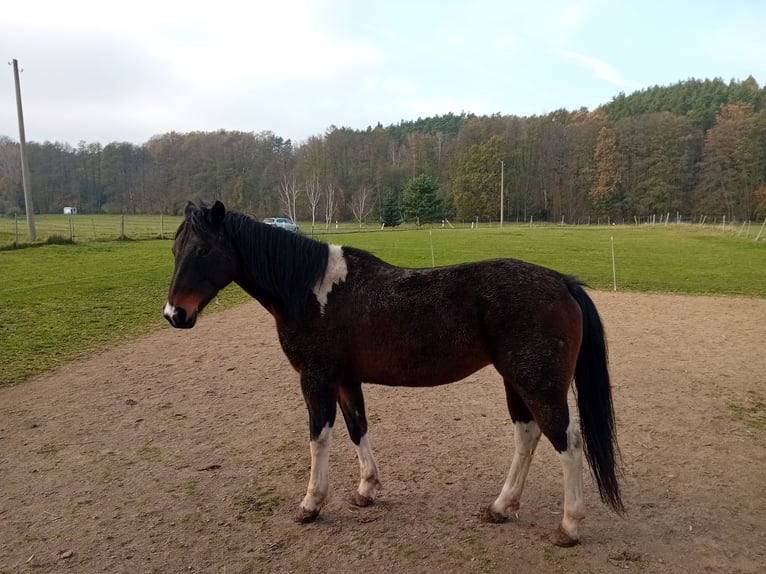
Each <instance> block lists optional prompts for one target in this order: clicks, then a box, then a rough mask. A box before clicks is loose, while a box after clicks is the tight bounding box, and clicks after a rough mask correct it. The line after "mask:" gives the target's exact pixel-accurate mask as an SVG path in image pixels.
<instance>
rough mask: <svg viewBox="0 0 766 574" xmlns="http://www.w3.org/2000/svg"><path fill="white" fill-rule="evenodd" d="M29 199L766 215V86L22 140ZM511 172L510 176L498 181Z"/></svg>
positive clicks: (348, 210)
mask: <svg viewBox="0 0 766 574" xmlns="http://www.w3.org/2000/svg"><path fill="white" fill-rule="evenodd" d="M27 148H28V152H27V156H28V163H29V170H30V182H31V190H32V198H33V204H34V210H35V212H38V213H52V212H57V213H60V212H61V210H62V209H63V207H64V206H73V207H76V208H77V209H78V212H79V213H163V214H178V213H180V212H181V211H182V210H183V207H184V205H185V204H186V202H187V200H190V199H191V200H195V201H198V200H203V201H207V202H210V201H212V200H215V199H220V200H222V201H223V202H224V203H226V204H227V205H228V206H229V207H231V208H235V209H239V210H242V211H246V212H248V213H251V214H253V215H255V216H256V217H267V216H275V215H286V216H290V217H293V218H296V219H300V220H303V221H306V220H308V221H311V222H316V224H317V225H320V224H321V225H329V223H330V222H331V221H336V220H357V221H358V222H359V223H360V225H361V224H362V223H364V222H375V223H378V222H381V221H385V222H386V224H388V225H396V224H397V223H398V222H400V221H402V220H409V221H417V222H418V223H422V222H427V221H438V220H440V219H443V218H449V219H452V220H455V221H474V220H479V221H496V220H497V219H498V218H499V217H500V210H501V187H502V204H503V205H502V208H503V212H504V218H505V220H506V221H529V220H530V219H534V220H535V221H538V220H552V221H564V222H566V223H578V222H585V221H593V222H595V221H601V222H607V221H612V222H622V221H630V222H633V221H637V220H638V218H646V217H652V216H657V217H666V216H667V215H668V214H671V216H672V218H673V219H674V220H675V218H676V217H679V218H681V219H683V220H687V221H696V220H698V218H700V217H704V216H707V217H710V218H711V219H712V218H713V217H717V218H719V220H720V218H722V217H726V218H727V221H732V220H740V221H745V220H758V219H759V218H760V219H762V218H764V217H766V87H765V88H761V87H760V86H759V85H758V83H757V82H756V80H755V79H754V78H753V77H752V76H751V77H748V78H747V79H746V80H744V81H735V80H731V81H729V82H725V81H724V80H722V79H713V80H709V79H705V80H697V79H690V80H686V81H682V82H679V83H677V84H674V85H670V86H664V87H661V86H655V87H651V88H647V89H643V90H640V91H637V92H634V93H631V94H627V95H626V94H624V93H620V94H619V95H617V96H616V97H614V98H613V99H612V101H611V102H608V103H606V104H604V105H602V106H599V107H598V108H596V109H594V110H592V111H590V110H588V109H586V108H581V109H579V110H564V109H562V110H557V111H554V112H551V113H548V114H546V115H540V116H531V117H518V116H514V115H500V114H495V115H492V116H477V115H474V114H471V113H460V114H447V115H443V116H435V117H428V118H418V119H417V120H411V121H406V120H402V121H401V122H400V123H399V124H397V125H390V126H387V127H384V126H382V125H380V124H378V125H376V126H369V127H367V128H366V129H363V130H359V129H351V128H348V127H337V126H330V127H329V128H328V129H327V130H326V131H325V133H324V134H322V135H316V136H312V137H310V138H308V139H307V140H306V141H302V142H292V141H290V140H289V139H287V140H286V139H284V138H282V137H280V136H279V135H277V134H274V133H271V132H248V131H223V130H222V131H216V132H190V133H177V132H170V133H165V134H161V135H156V136H154V137H152V138H151V139H149V141H147V142H145V143H144V144H142V145H136V144H133V143H127V142H111V143H108V144H106V145H103V144H102V143H99V142H94V143H88V142H85V141H81V142H79V143H78V144H77V147H73V146H72V145H70V144H68V143H62V142H49V141H46V142H43V143H39V142H29V143H28V145H27ZM21 171H22V170H21V162H20V155H19V144H18V142H17V141H15V140H13V139H12V138H10V137H8V136H3V135H0V214H8V215H12V214H14V213H21V212H23V207H24V196H23V186H22V175H21ZM501 183H502V185H501Z"/></svg>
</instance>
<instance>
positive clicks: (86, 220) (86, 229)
mask: <svg viewBox="0 0 766 574" xmlns="http://www.w3.org/2000/svg"><path fill="white" fill-rule="evenodd" d="M181 220H182V218H181V216H164V215H87V214H43V215H37V216H35V227H36V239H35V241H31V240H30V235H29V231H28V226H27V221H26V219H25V217H24V215H23V214H21V215H16V216H13V217H0V250H7V249H15V248H22V247H29V246H32V245H45V244H51V243H75V242H94V241H120V240H122V241H128V240H146V239H172V238H173V237H174V235H175V230H176V228H177V227H178V225H179V224H180V223H181ZM500 225H501V222H500V221H499V220H497V219H492V218H488V217H485V218H480V217H477V218H475V219H474V220H463V221H454V220H448V219H444V220H442V221H441V222H436V223H431V224H427V225H424V226H417V225H415V224H414V223H406V224H403V225H399V226H397V227H396V228H395V229H398V230H406V229H414V228H417V227H426V228H438V227H441V228H450V229H466V228H471V229H486V228H488V227H489V228H498V227H500ZM503 225H504V226H516V227H553V226H605V225H609V226H627V225H643V226H650V227H669V226H673V225H690V226H694V227H698V228H700V229H706V230H708V231H711V232H720V233H723V234H735V235H737V236H740V237H742V238H744V239H749V240H754V241H761V240H766V229H764V227H766V218H764V219H763V221H760V222H759V221H758V220H755V221H749V220H744V221H738V220H736V219H734V218H731V219H729V218H727V217H726V216H725V215H722V216H707V215H700V216H682V215H681V214H680V213H676V214H675V215H671V214H670V213H665V214H654V215H649V216H641V217H639V216H634V217H632V218H619V219H612V218H610V217H603V218H599V217H593V216H585V217H576V218H574V217H573V218H568V217H567V216H562V218H561V219H560V220H557V221H551V220H545V219H535V218H534V216H532V217H529V218H528V219H524V220H522V219H519V218H515V219H510V218H509V219H506V220H505V221H504V222H503ZM390 229H391V228H390V227H386V226H384V225H382V224H381V223H379V222H373V221H368V222H367V223H363V224H361V225H360V224H359V223H358V222H356V221H347V222H340V223H338V222H333V223H332V224H330V225H326V224H325V223H324V222H321V223H320V222H317V223H316V224H315V225H314V226H313V227H312V226H311V224H310V223H304V224H301V231H302V232H303V233H304V234H306V235H311V236H313V235H323V234H326V233H331V234H335V233H353V232H360V231H361V232H372V231H381V230H386V231H389V230H390Z"/></svg>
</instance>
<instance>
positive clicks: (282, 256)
mask: <svg viewBox="0 0 766 574" xmlns="http://www.w3.org/2000/svg"><path fill="white" fill-rule="evenodd" d="M224 230H225V233H226V235H227V237H228V238H229V240H230V241H231V243H232V245H234V246H235V248H236V249H237V250H238V252H239V256H240V260H241V264H242V270H243V277H242V279H241V283H240V286H241V287H243V288H244V289H245V290H248V291H250V292H251V293H252V294H253V295H255V296H256V298H258V299H260V300H261V302H262V303H267V304H271V303H279V304H280V306H281V307H282V309H284V311H286V312H287V313H288V314H290V315H293V316H294V315H295V314H297V313H300V312H302V311H303V310H305V307H306V305H308V304H310V302H311V301H312V300H313V301H316V300H315V299H314V297H313V293H312V289H313V288H314V286H315V285H316V284H317V282H319V281H320V280H321V279H322V277H323V276H324V273H325V270H326V268H327V258H328V253H329V249H328V246H327V244H325V243H321V242H319V241H315V240H313V239H310V238H308V237H305V236H303V235H300V234H299V233H293V232H290V231H285V230H283V229H278V228H275V227H272V226H270V225H266V224H265V223H261V222H259V221H257V220H256V219H254V218H252V217H250V216H249V215H245V214H244V213H238V212H236V211H228V212H227V213H226V216H225V217H224ZM264 299H266V300H265V301H264Z"/></svg>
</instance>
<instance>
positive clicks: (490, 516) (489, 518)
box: [481, 504, 508, 524]
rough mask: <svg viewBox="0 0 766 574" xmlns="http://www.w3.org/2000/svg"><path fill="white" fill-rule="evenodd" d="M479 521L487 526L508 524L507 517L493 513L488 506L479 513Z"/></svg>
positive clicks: (490, 506)
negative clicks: (487, 524)
mask: <svg viewBox="0 0 766 574" xmlns="http://www.w3.org/2000/svg"><path fill="white" fill-rule="evenodd" d="M481 521H482V522H487V523H489V524H502V523H503V522H508V517H507V516H506V515H505V514H500V513H499V512H495V510H494V509H493V508H492V505H491V504H490V505H489V506H487V508H485V509H484V512H482V513H481Z"/></svg>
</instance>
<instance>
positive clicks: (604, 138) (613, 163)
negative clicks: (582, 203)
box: [590, 126, 620, 217]
mask: <svg viewBox="0 0 766 574" xmlns="http://www.w3.org/2000/svg"><path fill="white" fill-rule="evenodd" d="M619 185H620V173H619V171H618V169H617V138H616V136H615V134H614V130H612V129H611V128H609V127H607V126H604V127H602V128H601V130H600V131H599V132H598V139H597V140H596V176H595V181H594V182H593V187H592V188H591V190H590V202H591V205H592V206H593V211H594V212H595V213H596V214H597V215H600V216H602V217H603V216H606V215H609V214H610V213H611V211H612V209H613V207H614V201H615V198H616V197H617V191H618V186H619Z"/></svg>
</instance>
